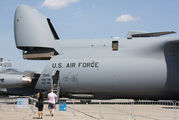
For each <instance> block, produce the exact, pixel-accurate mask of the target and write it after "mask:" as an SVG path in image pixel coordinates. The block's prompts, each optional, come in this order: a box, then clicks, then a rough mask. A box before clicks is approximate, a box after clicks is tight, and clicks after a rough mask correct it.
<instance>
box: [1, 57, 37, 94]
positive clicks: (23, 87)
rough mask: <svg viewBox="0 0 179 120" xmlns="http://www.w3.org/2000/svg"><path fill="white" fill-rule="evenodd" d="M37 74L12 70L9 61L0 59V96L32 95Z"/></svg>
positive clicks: (35, 91) (35, 90)
mask: <svg viewBox="0 0 179 120" xmlns="http://www.w3.org/2000/svg"><path fill="white" fill-rule="evenodd" d="M39 76H40V74H39V73H36V72H34V71H27V70H26V71H24V70H17V69H14V68H12V65H11V62H10V61H4V60H3V59H2V58H0V95H34V94H36V93H38V92H39V90H37V89H34V88H35V85H36V82H37V80H38V77H39Z"/></svg>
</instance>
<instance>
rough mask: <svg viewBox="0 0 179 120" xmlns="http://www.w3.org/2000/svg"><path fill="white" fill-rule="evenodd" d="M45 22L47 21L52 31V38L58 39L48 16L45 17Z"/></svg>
mask: <svg viewBox="0 0 179 120" xmlns="http://www.w3.org/2000/svg"><path fill="white" fill-rule="evenodd" d="M47 22H48V24H49V27H50V29H51V31H52V34H53V37H54V39H55V40H59V37H58V35H57V33H56V31H55V29H54V27H53V25H52V23H51V22H50V19H49V18H47Z"/></svg>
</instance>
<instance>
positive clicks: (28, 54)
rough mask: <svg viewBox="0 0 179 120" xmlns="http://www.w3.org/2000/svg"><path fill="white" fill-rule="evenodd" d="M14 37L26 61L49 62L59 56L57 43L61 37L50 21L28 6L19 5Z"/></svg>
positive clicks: (15, 19) (15, 18)
mask: <svg viewBox="0 0 179 120" xmlns="http://www.w3.org/2000/svg"><path fill="white" fill-rule="evenodd" d="M14 36H15V42H16V47H17V48H18V49H21V50H23V58H24V59H28V60H49V59H50V58H51V57H52V56H54V55H58V52H57V51H58V50H57V49H59V48H57V47H56V41H57V40H59V37H58V35H57V33H56V31H55V29H54V27H53V25H52V23H51V22H50V19H49V18H47V17H45V16H44V15H43V14H41V13H40V12H38V11H37V10H35V9H33V8H31V7H29V6H27V5H19V6H18V7H17V9H16V12H15V16H14Z"/></svg>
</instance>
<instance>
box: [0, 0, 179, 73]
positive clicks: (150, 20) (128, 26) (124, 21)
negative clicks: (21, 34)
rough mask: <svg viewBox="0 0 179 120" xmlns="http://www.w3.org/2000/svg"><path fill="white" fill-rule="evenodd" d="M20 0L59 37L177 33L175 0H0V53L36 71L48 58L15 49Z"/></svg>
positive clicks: (178, 19)
mask: <svg viewBox="0 0 179 120" xmlns="http://www.w3.org/2000/svg"><path fill="white" fill-rule="evenodd" d="M20 4H26V5H29V6H31V7H33V8H35V9H37V10H38V11H39V12H41V13H43V14H44V15H45V16H46V17H48V18H50V19H51V22H52V24H53V26H54V27H55V29H56V31H57V33H58V35H59V37H60V39H89V38H110V37H111V36H113V37H120V38H123V37H125V36H126V34H127V33H128V31H130V30H141V31H147V32H161V31H175V32H177V33H175V34H173V35H170V36H179V13H178V12H179V0H1V2H0V15H1V19H0V41H1V43H0V50H1V55H0V57H2V58H4V59H5V60H11V61H12V63H13V67H14V68H21V69H27V70H37V71H40V70H42V69H43V68H44V67H45V65H46V64H47V62H48V61H30V60H23V58H22V55H21V52H20V51H19V50H18V49H16V46H15V41H14V23H13V22H14V13H15V9H16V7H17V6H18V5H20Z"/></svg>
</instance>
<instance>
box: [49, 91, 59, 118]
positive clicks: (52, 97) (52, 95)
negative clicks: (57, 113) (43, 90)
mask: <svg viewBox="0 0 179 120" xmlns="http://www.w3.org/2000/svg"><path fill="white" fill-rule="evenodd" d="M55 98H57V95H56V94H55V93H53V89H51V93H49V94H48V99H49V102H48V109H49V110H50V115H51V116H52V117H53V114H54V110H55V109H56V107H55Z"/></svg>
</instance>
